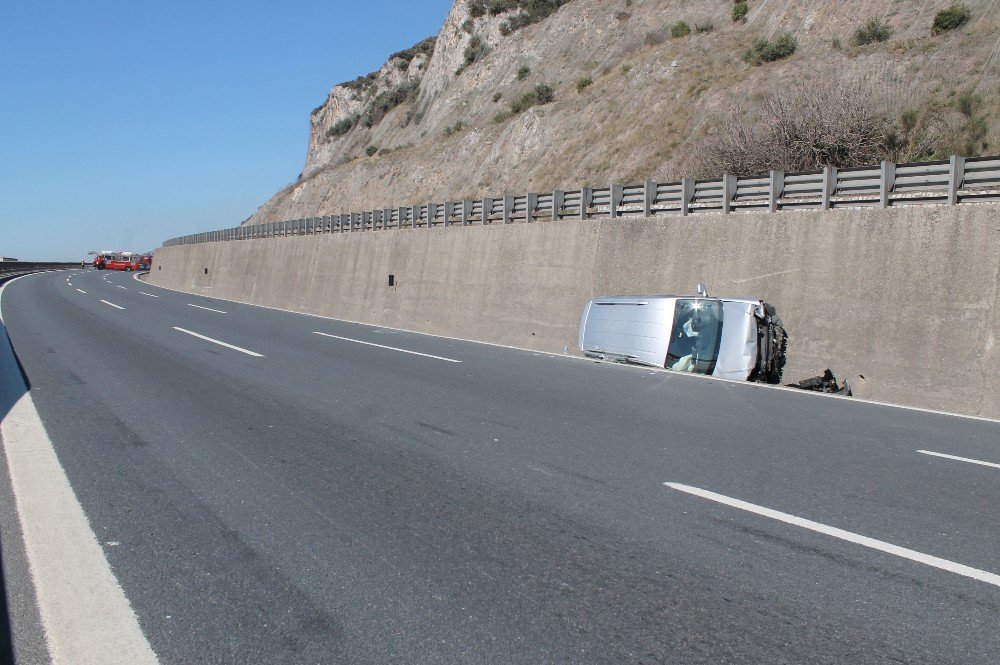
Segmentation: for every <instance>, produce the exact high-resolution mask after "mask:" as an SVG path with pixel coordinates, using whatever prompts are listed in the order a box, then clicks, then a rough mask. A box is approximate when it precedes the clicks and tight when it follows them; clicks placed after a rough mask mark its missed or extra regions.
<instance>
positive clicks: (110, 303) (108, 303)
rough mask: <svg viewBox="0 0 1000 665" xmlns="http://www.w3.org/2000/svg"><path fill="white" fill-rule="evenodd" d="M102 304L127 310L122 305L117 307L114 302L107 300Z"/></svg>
mask: <svg viewBox="0 0 1000 665" xmlns="http://www.w3.org/2000/svg"><path fill="white" fill-rule="evenodd" d="M101 302H102V303H104V304H105V305H111V306H112V307H114V308H116V309H125V308H124V307H122V306H121V305H116V304H114V303H113V302H108V301H107V300H102V301H101Z"/></svg>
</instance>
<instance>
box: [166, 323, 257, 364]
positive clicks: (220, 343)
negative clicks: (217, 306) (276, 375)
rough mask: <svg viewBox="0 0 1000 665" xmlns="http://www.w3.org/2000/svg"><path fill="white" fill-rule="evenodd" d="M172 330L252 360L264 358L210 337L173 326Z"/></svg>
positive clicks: (253, 352) (254, 352)
mask: <svg viewBox="0 0 1000 665" xmlns="http://www.w3.org/2000/svg"><path fill="white" fill-rule="evenodd" d="M173 328H174V330H176V331H178V332H182V333H185V334H188V335H191V336H192V337H197V338H198V339H203V340H205V341H206V342H211V343H212V344H218V345H219V346H224V347H226V348H227V349H232V350H233V351H239V352H240V353H245V354H247V355H248V356H253V357H254V358H263V357H264V356H263V354H260V353H257V352H256V351H250V350H249V349H244V348H243V347H242V346H235V345H233V344H227V343H226V342H222V341H219V340H217V339H212V338H211V337H206V336H205V335H200V334H198V333H196V332H192V331H190V330H187V329H185V328H178V327H177V326H174V327H173Z"/></svg>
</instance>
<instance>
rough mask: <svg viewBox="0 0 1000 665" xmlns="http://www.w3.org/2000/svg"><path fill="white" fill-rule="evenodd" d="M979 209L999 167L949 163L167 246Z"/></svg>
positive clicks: (492, 206)
mask: <svg viewBox="0 0 1000 665" xmlns="http://www.w3.org/2000/svg"><path fill="white" fill-rule="evenodd" d="M977 201H1000V157H976V158H968V159H967V158H964V157H952V158H951V159H947V160H941V161H935V162H917V163H910V164H895V163H893V162H882V163H881V164H880V165H877V166H860V167H853V168H845V169H839V168H833V167H826V168H824V169H822V170H818V171H804V172H801V173H784V172H782V171H771V173H770V174H768V175H766V176H754V177H745V176H735V175H724V176H722V177H721V178H718V179H715V180H695V179H694V178H683V179H681V180H677V181H674V182H652V181H647V182H646V183H644V184H641V185H611V186H609V187H583V188H581V189H576V190H569V191H562V190H555V191H553V192H550V193H545V194H523V195H519V196H518V195H504V196H497V197H491V196H487V197H483V198H482V199H477V200H471V199H469V200H464V201H446V202H444V203H423V204H418V205H412V206H405V207H396V208H382V209H376V210H365V211H361V212H352V213H342V214H339V215H327V216H324V217H308V218H304V219H294V220H286V221H281V222H270V223H268V224H257V225H254V226H238V227H235V228H230V229H220V230H218V231H206V232H204V233H195V234H193V235H189V236H183V237H180V238H173V239H171V240H168V241H166V242H164V243H163V246H164V247H169V246H172V245H186V244H192V243H203V242H220V241H226V240H248V239H253V238H273V237H283V236H293V235H312V234H318V233H350V232H358V231H381V230H387V229H418V228H433V227H436V226H470V225H482V224H511V223H515V222H540V221H558V220H561V219H581V220H585V219H596V218H600V217H654V216H656V215H689V214H698V213H706V212H714V213H724V214H729V213H738V212H761V211H769V212H776V211H778V210H829V209H831V208H848V207H849V208H857V207H865V206H871V207H882V208H887V207H890V206H901V205H956V204H959V203H970V202H977Z"/></svg>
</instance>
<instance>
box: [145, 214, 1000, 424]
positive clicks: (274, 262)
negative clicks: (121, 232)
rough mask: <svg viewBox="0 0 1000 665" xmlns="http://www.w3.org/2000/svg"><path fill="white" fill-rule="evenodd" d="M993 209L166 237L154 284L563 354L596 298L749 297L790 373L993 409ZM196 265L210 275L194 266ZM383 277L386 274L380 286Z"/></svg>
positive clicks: (998, 258) (931, 402)
mask: <svg viewBox="0 0 1000 665" xmlns="http://www.w3.org/2000/svg"><path fill="white" fill-rule="evenodd" d="M997 211H998V209H997V207H996V206H991V205H964V206H955V207H911V208H896V209H888V210H880V209H849V210H834V211H827V212H780V213H776V214H768V213H760V214H756V213H755V214H745V215H737V216H733V215H728V216H723V215H714V214H712V215H708V214H706V215H694V216H690V217H656V218H652V219H634V218H632V219H603V220H599V221H596V220H595V221H584V222H581V221H562V222H538V223H532V224H523V223H522V224H513V225H507V226H503V225H499V226H479V227H462V228H435V229H430V230H428V229H420V230H413V231H408V230H403V231H387V232H374V233H373V232H365V233H353V234H352V233H346V234H328V235H317V236H300V237H290V238H273V239H264V240H244V241H230V242H217V243H204V244H197V245H183V246H176V247H164V248H161V249H159V250H157V252H156V256H155V259H154V266H153V269H152V272H151V274H150V281H151V282H152V283H154V284H158V285H162V286H166V287H170V288H175V289H180V290H183V291H188V292H192V293H201V294H204V295H212V296H216V297H220V298H227V299H232V300H239V301H243V302H250V303H256V304H262V305H269V306H274V307H280V308H284V309H291V310H295V311H301V312H309V313H315V314H323V315H327V316H332V317H336V318H340V319H345V320H351V321H360V322H365V323H371V324H376V325H384V326H392V327H399V328H405V329H410V330H418V331H422V332H428V333H435V334H442V335H449V336H455V337H462V338H467V339H475V340H482V341H487V342H495V343H500V344H509V345H513V346H519V347H524V348H529V349H539V350H545V351H554V352H557V353H558V352H562V350H563V348H564V347H569V350H570V353H574V354H576V353H578V350H577V348H576V340H577V328H578V325H579V318H580V314H581V311H582V308H583V305H584V303H585V302H586V301H587V300H589V299H590V298H592V297H594V296H596V295H602V294H629V293H684V294H687V293H691V292H693V290H694V286H695V284H696V283H697V282H705V283H706V284H708V286H709V290H710V293H712V294H715V295H752V296H759V297H761V298H763V299H764V300H766V301H768V302H770V303H772V304H774V305H775V307H776V308H777V310H778V313H779V314H780V316H781V317H782V318H783V319H784V321H785V323H786V328H787V330H788V334H789V343H788V364H787V365H786V368H785V380H786V381H797V380H799V379H802V378H805V377H808V376H813V375H815V374H818V373H820V372H822V371H823V370H824V369H826V368H827V367H830V368H832V369H833V370H834V373H835V374H836V375H837V377H838V378H846V379H848V380H849V381H850V383H851V386H852V388H853V389H854V391H855V395H857V396H859V397H866V398H870V399H877V400H883V401H887V402H894V403H899V404H906V405H912V406H920V407H926V408H933V409H943V410H948V411H955V412H959V413H966V414H973V415H984V416H990V417H1000V390H998V387H1000V371H998V370H1000V354H998V350H997V348H996V347H997V341H998V340H997V337H998V331H1000V308H998V305H1000V219H998V215H997ZM206 270H207V272H206ZM389 275H393V276H394V285H393V286H389V279H388V278H389Z"/></svg>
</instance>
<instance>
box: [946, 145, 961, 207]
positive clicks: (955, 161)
mask: <svg viewBox="0 0 1000 665" xmlns="http://www.w3.org/2000/svg"><path fill="white" fill-rule="evenodd" d="M963 180H965V157H957V156H955V155H952V156H951V159H949V160H948V205H950V206H953V205H955V204H957V203H958V190H960V189H962V184H963V182H962V181H963Z"/></svg>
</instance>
